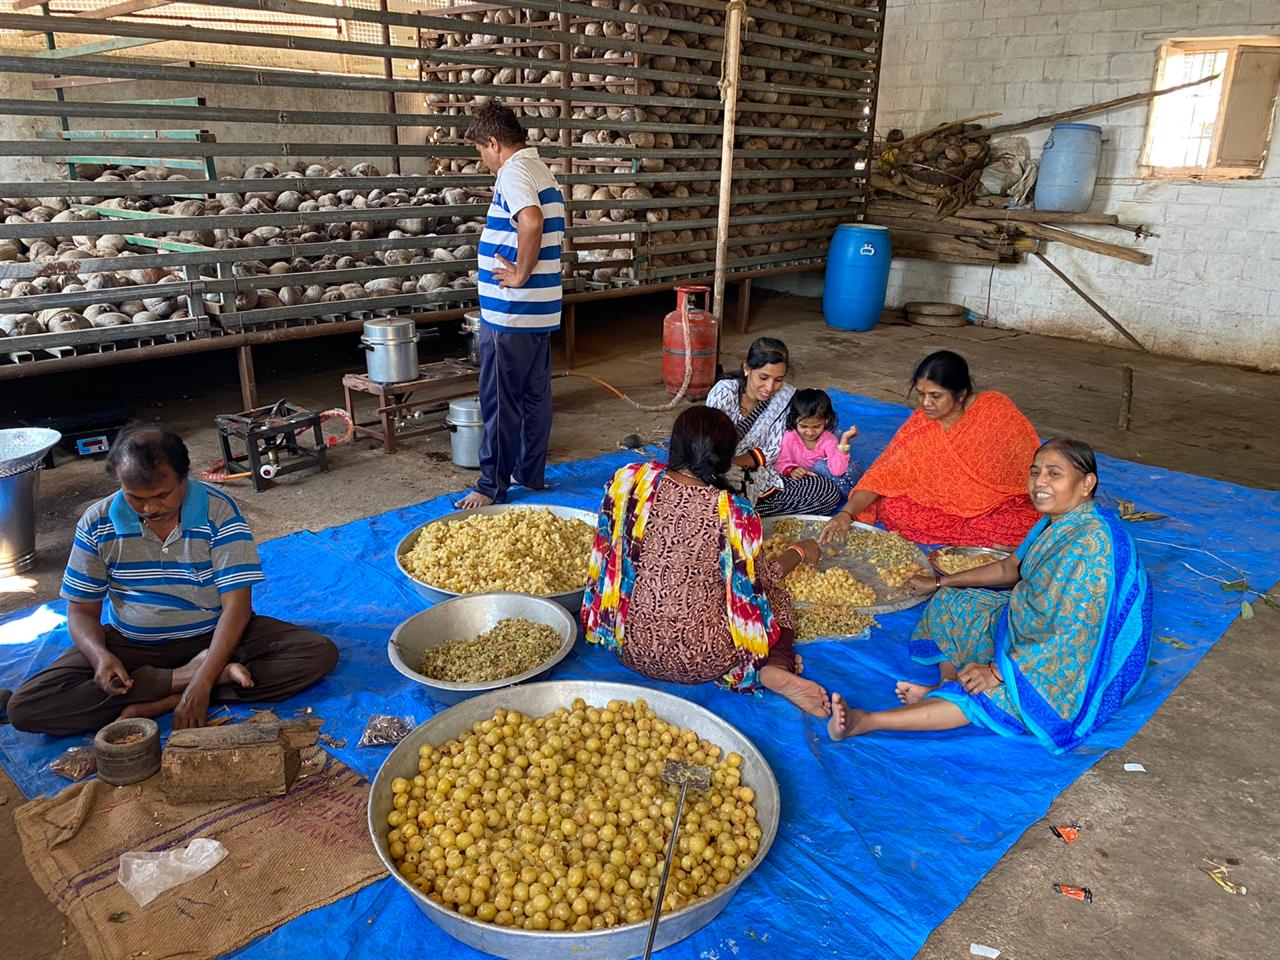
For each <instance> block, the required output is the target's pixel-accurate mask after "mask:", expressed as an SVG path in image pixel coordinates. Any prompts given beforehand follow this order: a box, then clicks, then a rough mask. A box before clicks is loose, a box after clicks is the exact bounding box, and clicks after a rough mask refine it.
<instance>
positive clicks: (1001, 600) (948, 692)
mask: <svg viewBox="0 0 1280 960" xmlns="http://www.w3.org/2000/svg"><path fill="white" fill-rule="evenodd" d="M1018 559H1019V561H1020V562H1021V574H1022V579H1021V580H1020V581H1019V582H1018V584H1017V585H1016V586H1015V587H1014V588H1013V589H1012V590H1011V591H1008V592H999V591H995V590H983V589H974V588H968V589H943V590H940V591H939V592H938V593H937V594H936V595H935V596H934V598H933V599H932V600H931V601H930V603H929V606H928V607H927V608H926V610H925V614H924V617H923V618H922V619H921V621H920V624H919V626H917V627H916V631H915V634H914V635H913V637H912V642H911V656H912V658H913V659H915V660H917V661H919V662H921V663H941V662H943V661H947V662H950V663H954V664H956V665H957V666H964V665H965V664H968V663H987V662H989V661H994V662H995V665H996V669H997V670H998V671H999V673H1000V676H1002V677H1003V678H1004V683H1003V684H1001V685H1000V686H998V687H996V688H994V689H992V690H989V691H987V692H985V693H979V694H973V695H971V694H968V693H965V691H964V689H963V688H962V687H961V686H960V684H959V683H957V682H955V681H952V682H950V683H945V684H943V685H942V686H941V687H939V688H938V689H937V690H935V691H933V692H932V693H930V694H929V695H930V696H933V697H939V698H941V699H944V700H948V701H950V702H951V703H954V704H956V706H958V707H959V708H960V709H961V710H963V711H964V714H965V716H966V717H967V718H968V719H969V721H970V722H971V723H973V724H975V725H977V726H981V727H985V728H986V729H988V730H993V731H995V732H996V733H1000V734H1003V735H1005V736H1016V735H1020V734H1026V733H1030V734H1031V735H1033V736H1034V737H1035V738H1036V739H1037V740H1039V741H1040V743H1041V744H1042V745H1043V746H1044V747H1045V748H1046V749H1048V750H1050V751H1051V752H1053V753H1062V752H1063V751H1065V750H1070V749H1071V748H1072V747H1075V746H1076V745H1077V744H1079V743H1080V742H1081V741H1083V740H1084V739H1085V737H1087V736H1088V735H1089V734H1090V733H1091V732H1092V731H1093V730H1094V729H1095V728H1096V727H1097V726H1098V725H1099V724H1101V723H1103V722H1104V721H1105V720H1106V719H1107V718H1108V717H1110V716H1111V715H1112V714H1113V713H1115V711H1116V710H1117V709H1118V708H1119V706H1120V704H1122V703H1123V702H1124V701H1125V699H1126V698H1127V697H1128V696H1129V694H1130V693H1132V692H1133V690H1134V688H1135V687H1137V685H1138V682H1139V681H1140V680H1141V679H1142V674H1143V671H1144V670H1145V669H1146V665H1147V656H1148V653H1149V651H1150V647H1151V584H1150V581H1149V580H1148V579H1147V573H1146V571H1145V570H1144V569H1143V567H1142V563H1141V561H1140V560H1139V559H1138V556H1137V551H1136V549H1135V547H1134V544H1133V540H1132V539H1131V538H1130V537H1129V534H1128V532H1127V531H1126V530H1125V529H1124V527H1123V524H1122V522H1121V521H1120V519H1119V517H1117V516H1116V515H1115V514H1113V513H1112V512H1110V511H1108V510H1103V509H1100V508H1099V507H1098V506H1097V504H1096V503H1094V502H1093V501H1089V502H1087V503H1085V504H1082V505H1081V506H1079V507H1077V508H1076V509H1075V510H1072V511H1071V512H1070V513H1068V514H1065V515H1064V516H1062V517H1059V518H1058V519H1057V520H1055V521H1054V522H1053V523H1049V518H1048V517H1044V518H1041V520H1040V522H1039V523H1037V524H1036V525H1035V527H1033V528H1032V530H1031V532H1030V533H1028V534H1027V537H1026V539H1025V540H1024V541H1023V542H1022V546H1021V547H1019V548H1018Z"/></svg>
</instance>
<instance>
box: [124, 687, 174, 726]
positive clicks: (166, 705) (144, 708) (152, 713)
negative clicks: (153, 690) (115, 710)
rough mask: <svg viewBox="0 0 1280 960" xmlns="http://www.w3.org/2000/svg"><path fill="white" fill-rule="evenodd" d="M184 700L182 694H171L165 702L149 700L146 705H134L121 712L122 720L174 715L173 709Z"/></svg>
mask: <svg viewBox="0 0 1280 960" xmlns="http://www.w3.org/2000/svg"><path fill="white" fill-rule="evenodd" d="M181 699H182V694H180V693H171V694H169V696H167V697H165V698H164V699H163V700H148V701H147V702H146V703H132V704H130V705H129V706H127V707H125V708H124V709H123V710H121V711H120V719H121V720H128V719H129V718H130V717H163V716H164V715H165V714H166V713H173V708H174V707H176V706H177V705H178V701H179V700H181Z"/></svg>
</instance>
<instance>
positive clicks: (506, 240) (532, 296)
mask: <svg viewBox="0 0 1280 960" xmlns="http://www.w3.org/2000/svg"><path fill="white" fill-rule="evenodd" d="M534 205H537V206H539V207H541V208H542V218H543V221H542V250H541V253H540V254H539V257H538V264H537V266H535V267H534V268H533V273H531V274H530V275H529V279H528V280H526V281H525V283H524V286H523V287H519V288H510V287H500V286H498V282H497V281H496V280H494V278H493V269H494V267H501V266H502V264H501V263H499V262H498V261H497V260H496V259H495V257H497V256H502V257H505V258H506V259H507V261H508V262H510V263H515V262H516V245H517V243H518V233H517V230H516V214H518V213H519V212H520V211H521V210H523V209H524V208H525V207H532V206H534ZM563 237H564V194H563V193H561V192H560V187H559V186H557V185H556V181H555V178H554V177H553V176H552V175H551V171H550V170H549V169H547V165H546V164H545V163H543V162H542V160H541V159H539V157H538V151H537V150H536V149H535V148H534V147H525V148H524V149H523V150H517V151H516V152H515V153H513V154H512V155H511V157H510V158H509V159H508V160H507V162H506V163H504V164H503V165H502V167H501V169H499V170H498V179H497V182H496V183H495V184H494V188H493V202H492V203H491V204H489V215H488V218H487V219H486V220H485V227H484V232H483V233H481V234H480V247H479V257H478V260H479V262H478V266H479V281H478V286H479V288H480V320H481V322H482V323H485V324H488V325H489V326H491V327H495V328H497V329H499V330H505V331H522V332H525V333H549V332H551V331H552V330H559V329H560V304H561V298H562V297H563V290H562V289H561V283H560V243H561V240H562V239H563Z"/></svg>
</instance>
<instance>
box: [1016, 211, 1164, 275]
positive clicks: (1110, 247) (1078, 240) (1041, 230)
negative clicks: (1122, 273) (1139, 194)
mask: <svg viewBox="0 0 1280 960" xmlns="http://www.w3.org/2000/svg"><path fill="white" fill-rule="evenodd" d="M1018 232H1019V233H1025V234H1026V235H1027V236H1029V237H1039V238H1040V239H1041V240H1052V241H1055V242H1057V243H1065V244H1066V245H1067V246H1069V247H1078V248H1079V249H1081V250H1088V251H1089V252H1090V253H1100V254H1102V255H1103V256H1104V257H1115V258H1116V259H1117V260H1127V261H1129V262H1130V263H1137V264H1140V265H1142V266H1148V265H1149V264H1150V263H1151V254H1149V253H1143V252H1142V251H1141V250H1134V249H1133V248H1132V247H1122V246H1121V245H1120V244H1118V243H1107V242H1106V241H1105V240H1095V239H1093V237H1086V236H1082V235H1081V234H1078V233H1072V232H1071V231H1070V230H1062V229H1059V228H1058V227H1047V226H1045V225H1044V224H1041V223H1028V222H1025V221H1024V222H1021V223H1019V224H1018Z"/></svg>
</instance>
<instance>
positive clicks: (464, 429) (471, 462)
mask: <svg viewBox="0 0 1280 960" xmlns="http://www.w3.org/2000/svg"><path fill="white" fill-rule="evenodd" d="M444 425H445V426H446V427H448V428H449V449H450V451H451V453H452V454H453V462H454V464H455V465H456V466H459V467H466V468H468V469H470V470H478V469H479V468H480V441H481V440H483V439H484V415H483V414H482V413H481V412H480V398H479V397H462V398H461V399H459V400H450V401H449V415H448V416H447V417H445V418H444Z"/></svg>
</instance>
